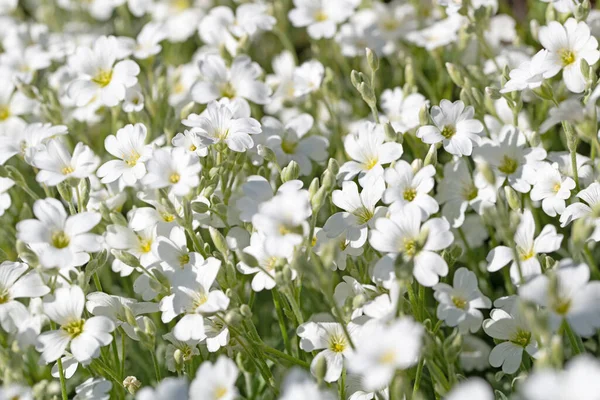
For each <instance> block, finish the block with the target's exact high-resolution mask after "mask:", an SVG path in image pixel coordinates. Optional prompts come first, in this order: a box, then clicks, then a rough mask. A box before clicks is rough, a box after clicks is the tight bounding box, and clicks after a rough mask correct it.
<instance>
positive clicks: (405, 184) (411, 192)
mask: <svg viewBox="0 0 600 400" xmlns="http://www.w3.org/2000/svg"><path fill="white" fill-rule="evenodd" d="M434 176H435V167H434V166H433V165H427V166H425V167H423V168H421V169H419V170H418V171H415V170H414V169H413V167H412V166H411V165H410V164H409V163H407V162H406V161H404V160H398V161H397V162H396V164H395V165H394V167H393V168H392V167H390V168H387V169H386V170H385V173H384V177H385V182H386V183H387V184H388V188H387V189H386V190H385V192H383V202H384V203H387V204H390V203H397V204H398V205H400V206H401V207H414V209H415V210H416V212H418V213H420V214H421V220H422V221H424V220H426V219H427V218H429V216H430V215H431V214H435V213H436V212H438V210H439V205H438V203H437V201H435V199H434V198H433V197H431V196H430V195H429V194H428V193H429V192H431V191H432V190H433V186H434V184H435V179H434Z"/></svg>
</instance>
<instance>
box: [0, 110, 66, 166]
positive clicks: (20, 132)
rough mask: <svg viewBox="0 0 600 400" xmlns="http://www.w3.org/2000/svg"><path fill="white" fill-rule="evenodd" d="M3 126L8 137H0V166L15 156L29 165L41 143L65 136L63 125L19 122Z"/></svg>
mask: <svg viewBox="0 0 600 400" xmlns="http://www.w3.org/2000/svg"><path fill="white" fill-rule="evenodd" d="M5 126H6V128H7V132H10V135H0V165H2V164H4V163H5V162H6V161H8V160H9V159H10V158H11V157H13V156H15V155H17V154H19V155H20V156H22V157H23V158H24V159H25V161H26V162H27V163H29V164H31V163H32V160H33V155H34V154H35V153H36V151H37V150H39V149H40V148H43V146H41V145H42V144H43V143H46V142H48V141H50V140H53V139H54V138H55V136H58V135H61V136H62V135H66V134H67V127H66V126H64V125H56V126H52V125H51V124H42V123H39V122H36V123H33V124H29V125H27V124H25V123H24V122H22V121H19V122H12V123H7V124H6V125H5Z"/></svg>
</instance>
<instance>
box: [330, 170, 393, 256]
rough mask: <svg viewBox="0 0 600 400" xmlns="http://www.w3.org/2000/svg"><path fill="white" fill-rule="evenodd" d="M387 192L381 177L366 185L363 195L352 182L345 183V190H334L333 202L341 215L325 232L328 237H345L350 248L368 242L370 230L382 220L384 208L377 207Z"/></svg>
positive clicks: (331, 220)
mask: <svg viewBox="0 0 600 400" xmlns="http://www.w3.org/2000/svg"><path fill="white" fill-rule="evenodd" d="M384 190H385V183H384V182H383V179H381V177H379V178H377V179H372V180H370V181H368V182H366V183H365V186H364V188H363V190H362V192H361V193H360V194H359V193H358V185H356V183H354V182H352V181H346V182H343V183H342V190H334V191H333V193H332V194H331V201H332V202H333V204H335V205H336V206H337V207H339V208H341V209H342V210H344V211H342V212H338V213H335V214H333V215H332V216H331V217H329V219H328V220H327V222H325V225H324V226H323V231H324V232H325V233H326V234H327V237H329V238H336V237H338V236H340V235H341V234H344V235H345V237H346V239H347V240H349V241H350V246H352V247H354V248H360V247H362V246H363V244H364V243H365V242H366V241H367V237H368V231H369V227H371V228H373V226H374V222H375V221H376V219H377V217H382V216H383V214H384V212H385V209H384V208H382V207H377V203H378V202H379V200H381V196H382V195H383V192H384Z"/></svg>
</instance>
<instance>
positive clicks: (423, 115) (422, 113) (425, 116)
mask: <svg viewBox="0 0 600 400" xmlns="http://www.w3.org/2000/svg"><path fill="white" fill-rule="evenodd" d="M419 124H420V125H421V126H425V125H429V106H428V105H427V104H423V105H422V106H421V108H420V109H419Z"/></svg>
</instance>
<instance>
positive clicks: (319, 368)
mask: <svg viewBox="0 0 600 400" xmlns="http://www.w3.org/2000/svg"><path fill="white" fill-rule="evenodd" d="M326 373H327V363H326V362H325V357H319V359H318V360H317V362H316V363H315V368H314V376H315V378H317V382H319V383H321V382H323V379H325V374H326Z"/></svg>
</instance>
